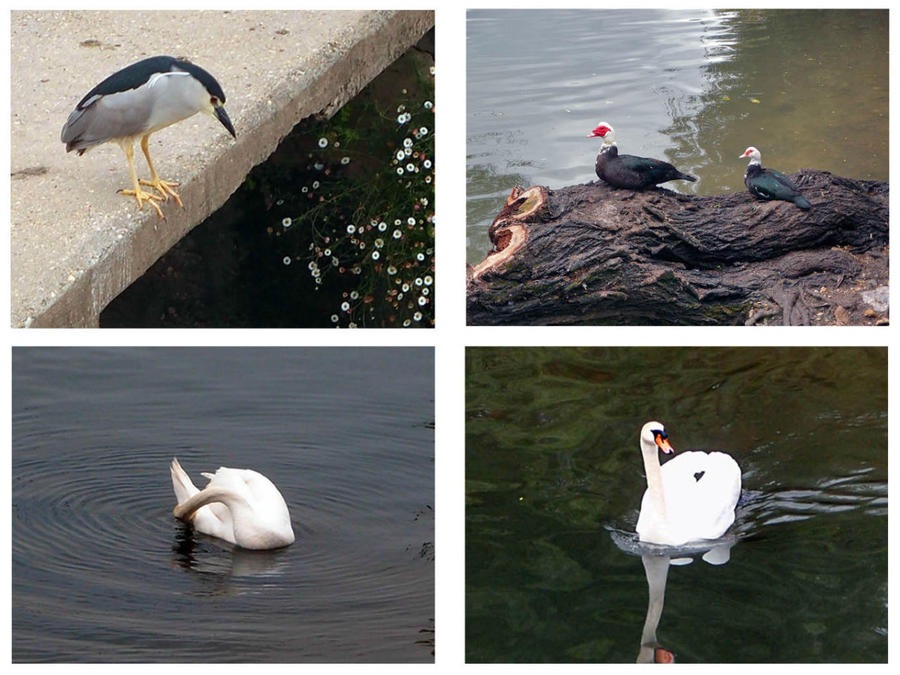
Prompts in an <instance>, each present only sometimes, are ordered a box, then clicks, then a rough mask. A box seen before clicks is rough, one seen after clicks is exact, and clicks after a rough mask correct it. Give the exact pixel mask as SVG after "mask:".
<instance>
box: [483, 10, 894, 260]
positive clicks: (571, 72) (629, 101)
mask: <svg viewBox="0 0 900 675" xmlns="http://www.w3.org/2000/svg"><path fill="white" fill-rule="evenodd" d="M467 30H468V36H467V44H468V49H467V119H466V124H467V129H466V133H467V155H468V161H467V165H468V169H467V176H468V194H467V223H468V230H467V236H468V242H467V247H468V253H467V258H468V260H469V262H471V263H473V264H474V263H477V262H480V261H481V260H482V259H483V258H484V255H485V253H486V252H487V251H488V249H489V248H490V244H489V242H488V239H487V228H488V226H489V225H490V223H491V221H492V220H493V218H494V217H495V216H496V215H497V213H498V212H499V210H500V206H501V204H502V203H503V201H504V200H505V199H506V197H507V195H508V194H509V192H510V190H511V189H512V187H513V186H514V185H515V184H520V185H523V186H530V185H546V186H549V187H551V188H559V187H563V186H566V185H573V184H578V183H585V182H589V181H592V180H596V179H597V178H596V175H595V173H594V159H595V157H596V155H597V151H598V150H599V147H600V143H599V142H598V140H597V139H588V138H587V135H588V133H589V132H590V131H591V129H593V128H594V126H596V124H597V122H598V121H600V120H604V121H607V122H609V123H610V124H612V126H613V127H614V128H615V130H616V135H617V140H618V145H619V149H620V151H621V152H623V153H629V154H635V155H643V156H649V157H658V158H660V159H664V160H666V161H669V162H672V163H673V164H675V165H676V166H677V167H678V168H679V169H680V170H682V171H683V172H686V173H689V174H692V175H694V176H697V177H698V178H699V180H698V181H697V182H696V183H687V182H685V181H675V182H672V183H667V184H666V185H665V187H667V188H670V189H674V190H678V191H681V192H687V191H691V192H695V193H698V194H705V195H709V194H718V193H722V192H729V191H742V190H744V189H745V187H744V184H743V174H744V169H745V167H746V165H747V161H746V160H741V159H738V156H739V155H741V154H742V153H743V151H744V149H745V148H746V147H747V146H749V145H755V146H756V147H758V148H759V149H760V151H761V152H762V158H763V159H762V163H763V166H771V167H772V168H775V169H779V170H781V171H783V172H785V173H792V172H794V171H797V170H798V169H800V168H815V169H821V170H827V171H832V172H834V173H836V174H839V175H842V176H849V177H852V178H870V179H878V180H888V144H887V139H888V119H889V116H888V20H887V10H871V11H868V10H829V11H822V10H806V11H804V10H791V11H784V10H757V9H753V10H751V9H745V10H737V11H730V10H666V9H641V10H627V9H618V10H531V11H529V10H522V11H502V10H472V11H470V12H469V13H468V22H467Z"/></svg>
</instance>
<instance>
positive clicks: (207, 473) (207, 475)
mask: <svg viewBox="0 0 900 675" xmlns="http://www.w3.org/2000/svg"><path fill="white" fill-rule="evenodd" d="M200 475H201V476H203V477H204V478H208V479H209V480H212V479H213V476H215V475H216V474H214V473H209V472H207V471H203V472H201V473H200Z"/></svg>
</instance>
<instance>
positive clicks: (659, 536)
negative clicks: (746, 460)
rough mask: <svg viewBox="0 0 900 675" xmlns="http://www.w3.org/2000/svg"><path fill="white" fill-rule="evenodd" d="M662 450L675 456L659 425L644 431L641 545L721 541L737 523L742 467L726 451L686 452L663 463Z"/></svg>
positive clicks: (651, 425) (664, 430) (647, 424)
mask: <svg viewBox="0 0 900 675" xmlns="http://www.w3.org/2000/svg"><path fill="white" fill-rule="evenodd" d="M659 450H662V451H663V452H665V453H666V454H670V453H672V452H674V450H673V448H672V446H671V444H670V443H669V440H668V436H667V435H666V429H665V427H664V426H663V425H662V423H660V422H647V423H646V424H645V425H644V426H643V428H642V429H641V454H642V455H643V457H644V471H645V472H646V474H647V491H646V492H644V498H643V500H642V501H641V515H640V516H639V517H638V522H637V533H638V535H639V537H640V539H641V541H646V542H650V543H654V544H663V545H667V546H680V545H681V544H686V543H688V542H691V541H698V540H702V539H717V538H718V537H721V536H722V535H723V534H725V531H726V530H727V529H728V528H729V527H730V526H731V524H732V523H733V522H734V507H735V505H736V504H737V501H738V497H740V494H741V469H740V467H739V466H738V465H737V462H735V461H734V459H732V457H731V456H730V455H726V454H725V453H723V452H697V451H694V452H685V453H682V454H680V455H678V456H677V457H675V458H674V459H671V460H669V461H668V462H666V463H665V464H664V465H663V466H660V464H659V454H658V453H659Z"/></svg>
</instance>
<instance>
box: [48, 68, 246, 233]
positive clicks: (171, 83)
mask: <svg viewBox="0 0 900 675" xmlns="http://www.w3.org/2000/svg"><path fill="white" fill-rule="evenodd" d="M224 103H225V92H223V91H222V87H220V86H219V83H218V82H216V78H214V77H213V76H212V75H210V74H209V73H208V72H206V71H205V70H203V68H201V67H200V66H195V65H194V64H193V63H190V62H188V61H179V60H178V59H176V58H173V57H171V56H154V57H152V58H149V59H144V60H143V61H138V62H137V63H132V64H131V65H130V66H128V67H127V68H123V69H122V70H120V71H119V72H117V73H113V74H112V75H110V76H109V77H107V78H106V79H105V80H103V82H101V83H100V84H98V85H97V86H96V87H94V88H93V89H91V90H90V91H89V92H88V93H87V95H86V96H85V97H84V98H83V99H81V101H80V102H79V104H78V105H77V106H75V110H73V111H72V113H71V114H70V115H69V119H68V120H67V121H66V123H65V125H64V126H63V128H62V134H60V140H61V141H62V142H63V143H65V144H66V152H71V151H72V150H77V151H78V154H79V155H83V154H84V153H85V152H86V151H88V150H90V149H91V148H92V147H94V146H95V145H100V144H101V143H108V142H110V141H112V142H115V143H118V144H119V145H120V146H121V147H122V150H124V151H125V157H126V158H127V159H128V168H129V170H130V171H131V183H132V185H133V189H131V190H119V193H120V194H123V195H129V196H131V195H134V197H135V199H137V203H138V208H142V207H143V203H144V202H147V203H148V204H150V205H151V206H152V207H153V208H155V209H156V212H157V213H158V214H159V217H160V218H165V216H163V213H162V210H160V208H159V205H158V204H157V203H156V202H158V201H160V200H162V201H167V200H168V199H169V195H171V196H172V197H173V198H174V199H175V201H176V202H178V205H179V206H183V204H182V203H181V198H180V197H179V196H178V194H177V193H176V192H175V190H174V189H173V188H175V187H177V186H178V183H173V182H171V181H166V180H163V179H161V178H160V177H159V175H158V174H157V173H156V169H154V168H153V162H152V161H151V160H150V148H149V147H148V145H147V139H148V138H150V134H152V133H153V132H154V131H158V130H160V129H162V128H164V127H167V126H169V125H170V124H175V122H180V121H181V120H183V119H186V118H188V117H190V116H191V115H194V114H195V113H198V112H203V113H206V114H207V115H210V116H213V117H215V118H216V119H217V120H219V122H221V123H222V126H224V127H225V128H226V129H228V133H230V134H231V135H232V136H234V137H235V138H237V136H236V135H235V133H234V126H232V124H231V120H230V119H229V118H228V113H226V112H225V108H224V107H222V106H223V104H224ZM138 138H140V139H141V150H143V151H144V157H146V158H147V166H149V167H150V180H138V177H137V173H135V170H134V141H136V140H137V139H138ZM141 185H148V186H150V187H152V188H154V189H155V190H156V191H157V192H159V195H157V194H155V193H152V192H146V191H144V190H142V189H141Z"/></svg>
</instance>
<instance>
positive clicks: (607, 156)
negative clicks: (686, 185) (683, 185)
mask: <svg viewBox="0 0 900 675" xmlns="http://www.w3.org/2000/svg"><path fill="white" fill-rule="evenodd" d="M615 133H616V132H615V131H613V128H612V127H611V126H609V124H607V123H606V122H600V123H599V124H598V125H597V128H596V129H594V130H593V131H592V132H591V133H590V134H588V138H596V137H597V136H599V137H600V138H602V139H603V145H602V146H600V154H598V155H597V164H596V167H595V168H596V170H597V175H598V176H599V177H600V178H602V179H603V180H605V181H606V182H607V183H609V184H610V185H612V186H613V187H617V188H625V189H628V190H644V189H646V188H649V187H654V186H656V185H658V184H659V183H665V182H666V181H670V180H689V181H692V182H693V181H695V180H697V179H696V178H694V177H693V176H688V175H687V174H683V173H681V172H680V171H679V170H678V169H676V168H675V167H674V166H672V165H671V164H669V163H668V162H663V161H662V160H659V159H651V158H649V157H636V156H635V155H620V154H619V149H618V148H617V147H616V136H615Z"/></svg>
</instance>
